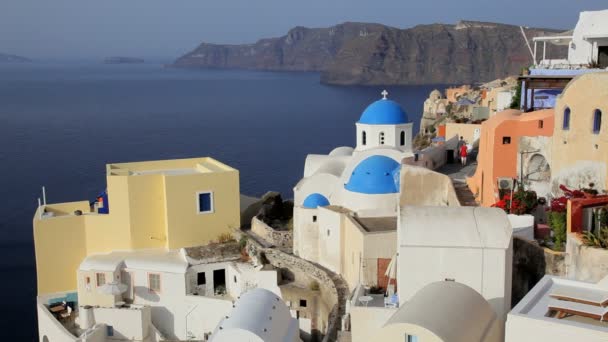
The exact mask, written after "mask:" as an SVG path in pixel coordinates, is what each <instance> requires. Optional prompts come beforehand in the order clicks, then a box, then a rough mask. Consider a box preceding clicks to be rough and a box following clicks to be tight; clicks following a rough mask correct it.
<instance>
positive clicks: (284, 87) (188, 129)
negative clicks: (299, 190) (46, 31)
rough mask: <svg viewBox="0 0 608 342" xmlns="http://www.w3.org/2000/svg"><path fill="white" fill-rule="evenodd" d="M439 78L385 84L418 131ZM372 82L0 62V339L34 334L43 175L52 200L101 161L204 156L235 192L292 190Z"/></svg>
mask: <svg viewBox="0 0 608 342" xmlns="http://www.w3.org/2000/svg"><path fill="white" fill-rule="evenodd" d="M444 87H445V86H444V85H437V86H405V87H390V86H389V87H387V90H388V91H389V98H391V99H393V100H395V101H397V102H399V103H400V104H401V105H402V106H403V108H404V109H405V111H406V112H407V113H408V116H409V119H410V120H411V121H412V122H414V131H415V132H416V131H417V130H418V125H419V121H420V116H421V112H422V104H423V101H424V100H425V99H426V97H427V96H428V94H429V92H430V91H431V90H432V89H434V88H439V89H442V88H444ZM382 89H383V87H334V86H326V85H321V84H320V83H319V75H318V74H316V73H274V72H255V71H242V70H180V69H172V68H164V67H162V66H161V65H149V64H144V65H87V64H76V65H74V64H72V65H59V64H23V65H2V66H0V294H1V295H2V306H1V307H2V312H3V313H2V315H1V316H0V322H1V323H0V324H1V326H0V337H1V339H2V340H5V339H7V338H12V339H14V340H16V341H17V340H18V341H34V340H35V339H36V336H37V332H36V331H37V325H36V312H35V297H36V275H35V262H34V248H33V241H32V217H33V213H34V211H35V209H36V206H37V198H38V197H40V187H41V186H43V185H44V186H46V189H47V199H48V201H49V202H50V203H53V202H66V201H77V200H86V199H93V198H94V196H95V195H97V194H98V193H99V192H100V190H103V189H104V188H105V164H107V163H112V162H126V161H141V160H155V159H168V158H187V157H197V156H212V157H215V158H217V159H219V160H221V161H223V162H225V163H227V164H229V165H231V166H233V167H236V168H237V169H239V170H240V177H241V179H240V182H241V192H242V193H244V194H248V195H256V196H259V195H262V194H263V193H264V192H266V191H268V190H276V191H280V192H281V193H282V194H283V195H284V197H286V198H291V197H292V196H293V193H292V187H293V186H294V185H295V183H296V182H297V181H298V179H299V178H300V177H301V176H302V173H303V167H304V159H305V157H306V155H307V154H309V153H328V152H329V151H330V150H331V149H332V148H334V147H337V146H342V145H349V146H353V145H354V143H355V122H356V121H357V120H358V119H359V116H360V115H361V113H362V112H363V110H364V109H365V107H366V106H367V105H368V104H370V103H371V102H373V101H375V100H377V99H379V98H380V97H381V96H380V92H381V91H382ZM58 248H70V246H69V245H65V246H58Z"/></svg>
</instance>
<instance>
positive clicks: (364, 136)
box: [361, 131, 367, 146]
mask: <svg viewBox="0 0 608 342" xmlns="http://www.w3.org/2000/svg"><path fill="white" fill-rule="evenodd" d="M361 145H363V146H365V145H367V133H366V132H365V131H362V134H361Z"/></svg>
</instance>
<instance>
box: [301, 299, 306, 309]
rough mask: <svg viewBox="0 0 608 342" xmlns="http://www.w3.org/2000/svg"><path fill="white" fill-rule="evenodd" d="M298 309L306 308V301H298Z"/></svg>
mask: <svg viewBox="0 0 608 342" xmlns="http://www.w3.org/2000/svg"><path fill="white" fill-rule="evenodd" d="M300 307H301V308H305V307H306V299H300Z"/></svg>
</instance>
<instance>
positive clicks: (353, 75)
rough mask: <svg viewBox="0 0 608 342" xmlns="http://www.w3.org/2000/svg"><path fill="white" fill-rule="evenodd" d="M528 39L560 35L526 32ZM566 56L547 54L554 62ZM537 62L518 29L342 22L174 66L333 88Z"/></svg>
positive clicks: (202, 49)
mask: <svg viewBox="0 0 608 342" xmlns="http://www.w3.org/2000/svg"><path fill="white" fill-rule="evenodd" d="M525 32H526V35H527V37H528V38H529V39H530V38H532V37H534V36H537V35H543V34H548V33H555V32H559V31H557V30H550V29H537V28H527V29H525ZM556 53H565V50H563V51H562V50H557V48H552V47H550V49H549V55H555V54H556ZM531 63H532V60H531V57H530V53H529V52H528V48H527V47H526V43H525V41H524V39H523V37H522V35H521V32H520V28H519V26H514V25H505V24H495V23H484V22H471V21H461V22H459V23H458V24H456V25H447V24H431V25H419V26H416V27H413V28H408V29H398V28H394V27H388V26H384V25H380V24H366V23H344V24H340V25H336V26H333V27H329V28H305V27H296V28H293V29H291V30H290V31H289V32H288V33H287V35H285V36H282V37H279V38H269V39H262V40H260V41H258V42H256V43H255V44H245V45H219V44H207V43H203V44H201V45H200V46H198V47H197V48H196V49H194V50H193V51H192V52H190V53H188V54H186V55H184V56H182V57H180V58H178V59H177V60H176V61H175V62H174V64H173V65H174V66H176V67H195V68H237V69H254V70H274V71H317V72H321V81H322V82H324V83H329V84H343V85H350V84H368V85H374V84H383V85H390V84H433V83H473V82H482V81H488V80H492V79H497V78H502V77H505V76H507V75H512V74H519V72H520V70H521V68H522V67H526V66H529V65H530V64H531Z"/></svg>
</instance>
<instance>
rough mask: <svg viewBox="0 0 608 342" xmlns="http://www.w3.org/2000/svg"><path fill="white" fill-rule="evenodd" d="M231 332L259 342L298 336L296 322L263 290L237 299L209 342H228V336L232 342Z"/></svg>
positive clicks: (282, 303) (272, 295) (278, 299)
mask: <svg viewBox="0 0 608 342" xmlns="http://www.w3.org/2000/svg"><path fill="white" fill-rule="evenodd" d="M294 330H295V331H294ZM234 331H241V332H245V333H247V332H248V333H250V334H253V335H256V336H258V337H259V339H260V340H261V341H285V340H288V339H286V337H288V336H290V335H292V334H294V333H298V334H299V329H298V327H297V321H295V319H294V318H293V317H292V316H291V313H290V312H289V308H288V307H287V306H286V305H285V303H284V302H283V301H282V300H281V298H280V297H279V296H277V295H276V294H274V293H272V292H270V291H268V290H266V289H262V288H255V289H252V290H249V291H247V292H245V293H244V294H242V295H241V296H240V297H239V299H238V300H237V301H236V302H235V303H234V309H232V312H231V313H230V314H229V315H228V316H227V318H225V319H223V320H222V321H221V322H220V323H219V325H218V327H217V328H216V330H215V332H214V333H213V334H212V341H228V340H230V339H229V338H228V337H229V336H230V338H234ZM241 336H242V335H241Z"/></svg>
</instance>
